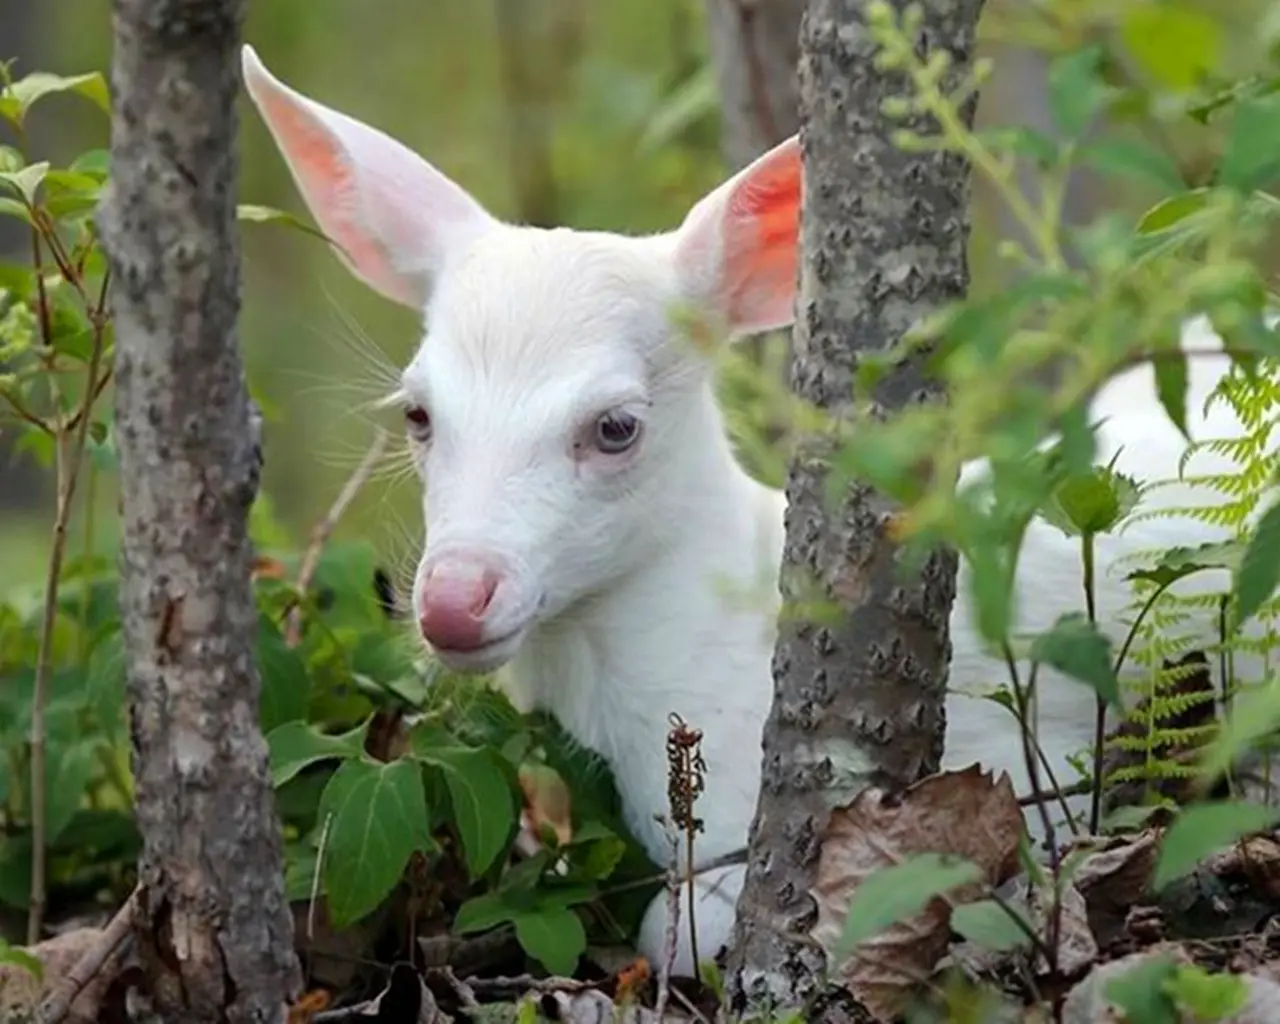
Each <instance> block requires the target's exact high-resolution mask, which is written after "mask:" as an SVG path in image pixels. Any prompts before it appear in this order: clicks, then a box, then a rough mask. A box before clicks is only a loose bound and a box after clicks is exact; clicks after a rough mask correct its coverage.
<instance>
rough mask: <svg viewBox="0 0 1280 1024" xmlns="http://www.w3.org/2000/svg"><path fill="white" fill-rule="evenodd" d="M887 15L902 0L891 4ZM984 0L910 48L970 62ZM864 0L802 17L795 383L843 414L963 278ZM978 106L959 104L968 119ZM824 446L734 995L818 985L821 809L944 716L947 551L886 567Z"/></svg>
mask: <svg viewBox="0 0 1280 1024" xmlns="http://www.w3.org/2000/svg"><path fill="white" fill-rule="evenodd" d="M891 4H892V6H893V7H894V8H896V9H897V10H898V12H899V13H901V11H902V10H903V9H904V8H905V7H906V6H907V2H906V0H891ZM981 7H982V0H933V2H929V3H926V4H925V5H924V7H923V9H924V17H923V21H922V24H921V27H920V31H919V34H918V39H917V41H916V42H917V47H918V49H919V50H920V51H922V52H926V53H927V52H929V51H933V50H935V49H937V48H943V49H945V50H947V51H948V52H949V53H950V55H951V58H952V60H953V62H954V64H955V65H956V66H957V68H958V70H963V69H964V68H965V67H967V65H968V64H969V61H970V59H971V54H972V49H973V44H974V35H975V30H976V26H977V21H978V16H979V13H980V10H981ZM874 53H875V45H874V43H873V41H872V39H871V38H870V35H869V33H868V30H867V25H866V21H865V5H864V2H863V0H811V2H810V5H809V7H808V10H807V11H806V13H805V17H804V20H803V23H802V27H801V41H800V54H801V55H800V66H799V82H800V110H801V142H802V146H803V151H804V167H805V189H804V205H803V213H802V226H801V242H802V250H803V251H802V260H801V271H800V298H799V303H798V307H797V324H796V330H795V335H794V357H793V361H792V387H793V389H794V390H795V391H796V392H797V393H798V394H800V395H801V396H803V397H804V398H806V399H808V400H809V401H811V402H814V403H816V404H817V405H819V406H821V407H823V408H825V409H827V410H829V411H831V412H832V413H833V414H835V415H844V414H847V412H848V411H849V407H850V400H851V397H852V381H853V378H854V373H855V371H856V369H857V367H858V365H859V362H860V360H861V359H862V357H863V355H864V354H865V353H878V352H881V351H883V350H884V349H886V348H887V347H888V346H890V345H891V344H893V343H894V342H895V341H896V340H897V339H898V338H899V337H901V335H902V334H903V333H904V332H905V331H906V330H907V328H909V327H910V326H911V325H912V324H913V323H915V322H916V321H918V320H919V319H920V318H921V317H923V316H926V315H928V314H929V313H930V312H932V311H934V310H936V309H937V308H938V307H939V306H941V305H943V304H945V303H947V302H949V301H953V300H956V299H959V298H961V297H963V295H964V293H965V291H966V290H967V287H968V278H969V274H968V263H967V258H966V248H967V242H968V234H969V218H968V181H969V174H968V167H967V164H966V162H965V161H964V160H963V159H961V158H959V157H957V156H954V155H948V154H940V153H935V152H928V153H914V152H912V153H908V152H904V151H902V150H900V149H898V148H896V147H895V146H894V145H893V143H892V141H891V140H892V136H893V132H894V130H895V129H897V128H899V127H907V128H915V129H916V130H918V131H922V130H928V126H927V125H925V124H913V123H912V122H911V121H910V120H908V121H907V122H906V123H905V124H904V123H903V122H901V121H891V120H890V119H889V118H887V117H886V116H885V114H884V113H883V111H882V109H881V105H882V102H883V100H884V99H886V98H888V97H890V96H901V95H903V94H904V93H905V92H906V91H907V90H908V88H909V85H908V83H907V82H906V81H905V80H904V79H903V77H902V76H901V75H900V74H899V73H897V72H890V71H886V70H883V69H880V68H877V67H876V66H875V63H874V60H873V57H874ZM972 107H973V103H972V102H971V103H970V104H969V105H968V107H967V108H966V109H965V110H964V111H963V112H962V113H963V114H964V116H965V117H966V118H967V119H969V120H970V121H971V119H972V115H973V109H972ZM921 365H922V364H921V360H920V359H919V358H913V359H912V360H909V361H907V362H905V363H902V364H900V365H899V366H898V367H897V368H895V369H894V370H893V371H892V372H891V373H889V374H888V376H887V377H885V378H884V379H883V380H882V382H881V384H880V386H879V388H878V391H877V395H876V404H877V406H878V408H876V409H874V410H873V411H872V415H884V414H888V413H891V412H892V411H893V410H895V409H900V408H903V407H906V406H908V405H909V404H911V403H916V402H922V401H932V400H937V399H939V398H940V397H941V396H940V394H939V392H938V388H937V385H936V384H935V383H933V382H930V381H928V380H926V379H925V377H924V375H923V373H922V371H921ZM827 443H828V442H825V441H823V440H821V439H818V438H813V439H809V440H808V441H806V442H805V443H803V444H802V445H801V446H800V447H799V448H798V450H797V452H796V454H795V455H794V456H793V459H792V463H791V467H790V474H789V480H788V486H787V498H788V509H787V522H786V529H787V542H786V547H785V551H784V554H783V565H782V580H781V589H782V594H783V597H784V600H785V601H796V600H798V599H800V598H801V596H802V595H803V596H804V598H805V599H806V600H810V599H812V596H813V595H812V586H813V585H814V584H816V585H817V589H818V597H819V599H820V600H825V601H827V602H832V603H834V605H836V606H837V607H838V609H839V612H840V614H839V616H838V619H837V620H836V621H823V622H821V623H819V622H814V621H805V620H803V619H800V618H797V617H795V616H793V615H790V614H786V613H784V615H783V616H782V618H781V620H780V629H779V638H778V643H777V648H776V653H775V657H774V665H773V674H774V686H775V693H774V703H773V708H772V711H771V713H770V715H769V718H768V721H767V723H766V725H765V731H764V737H763V762H762V764H763V776H762V785H761V792H760V797H759V803H758V806H757V812H756V818H755V821H754V823H753V826H752V830H751V837H750V856H749V861H748V871H747V881H746V886H745V889H744V892H743V894H742V897H741V899H740V901H739V904H738V923H737V931H736V935H735V941H734V944H733V949H732V950H731V954H730V963H729V974H730V997H731V1001H732V1003H733V1004H734V1008H735V1009H736V1010H739V1011H741V1010H743V1009H745V1008H746V1007H747V1006H748V1005H750V1006H761V1005H764V1004H773V1005H784V1006H795V1005H798V1004H800V1003H802V1002H804V1001H805V1000H807V999H810V998H813V997H815V996H817V995H818V994H819V989H820V986H821V976H822V972H823V970H824V968H825V954H823V952H822V951H821V950H820V949H816V948H815V947H814V946H813V944H812V943H811V942H809V941H807V940H806V936H807V933H808V930H809V928H810V927H811V926H812V924H813V921H814V916H815V907H814V903H813V900H812V899H811V897H810V896H809V895H808V889H809V887H810V885H811V883H812V876H813V870H814V867H815V865H816V862H817V857H818V853H819V850H820V848H821V843H822V835H823V830H824V828H825V825H826V821H827V818H828V815H829V812H830V809H831V808H832V807H833V806H835V805H836V804H838V803H845V802H848V800H849V799H851V798H852V796H854V795H855V794H856V792H858V791H860V790H861V789H862V788H864V787H865V786H867V785H870V784H875V785H878V786H882V787H886V788H890V789H894V788H901V787H905V786H906V785H908V784H910V783H911V782H913V781H915V780H916V779H918V778H920V777H921V776H922V775H925V774H928V773H929V772H932V771H935V770H936V769H937V767H938V763H939V758H940V756H941V752H942V737H943V731H944V729H945V717H944V716H945V712H944V707H943V700H944V690H945V683H946V672H947V665H948V661H949V658H950V636H949V626H948V624H949V617H950V611H951V606H952V602H953V600H954V596H955V570H956V559H955V555H954V553H952V552H950V551H945V550H943V551H939V552H937V553H935V554H933V555H932V556H931V557H930V558H929V559H928V560H927V561H926V562H925V564H924V566H923V568H922V569H921V571H919V572H918V573H916V574H914V575H911V576H907V575H904V574H903V573H902V572H901V571H900V570H899V568H898V566H897V564H896V561H895V556H896V547H895V545H894V543H893V541H892V539H891V537H890V535H889V530H888V529H887V528H888V526H889V524H890V522H891V519H892V516H893V513H894V511H895V506H894V505H893V504H892V502H891V501H890V500H889V499H887V498H885V497H884V496H882V495H879V494H877V493H875V492H873V491H872V490H871V489H869V488H867V487H865V486H853V487H851V488H849V489H847V490H846V491H845V492H844V493H843V495H842V497H841V500H840V501H839V502H838V503H836V504H834V505H833V504H828V502H827V501H826V493H827V481H828V471H829V463H828V455H829V449H828V448H827V447H826V445H827Z"/></svg>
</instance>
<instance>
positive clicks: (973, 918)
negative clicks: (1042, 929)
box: [951, 900, 1031, 953]
mask: <svg viewBox="0 0 1280 1024" xmlns="http://www.w3.org/2000/svg"><path fill="white" fill-rule="evenodd" d="M1011 912H1012V913H1015V914H1019V913H1020V912H1019V911H1018V910H1017V909H1016V908H1014V907H1009V908H1008V910H1006V909H1005V908H1004V907H1002V906H1001V905H1000V904H999V903H997V902H996V901H995V900H978V901H977V902H975V903H964V904H962V905H961V906H958V907H956V908H955V910H953V911H952V912H951V927H952V928H953V929H954V930H955V931H957V932H959V933H960V934H961V935H963V936H964V937H965V938H966V939H968V940H969V941H970V942H972V943H974V944H975V945H977V946H981V947H982V948H983V949H990V950H993V951H994V952H997V953H999V952H1004V951H1005V950H1009V949H1019V948H1021V947H1023V946H1027V945H1030V943H1031V939H1030V938H1029V937H1028V935H1027V933H1026V931H1025V930H1023V928H1020V927H1019V926H1018V923H1017V922H1016V921H1015V920H1014V919H1013V918H1012V917H1010V916H1009V915H1010V913H1011ZM1022 920H1023V921H1024V922H1025V921H1026V918H1025V916H1023V917H1022Z"/></svg>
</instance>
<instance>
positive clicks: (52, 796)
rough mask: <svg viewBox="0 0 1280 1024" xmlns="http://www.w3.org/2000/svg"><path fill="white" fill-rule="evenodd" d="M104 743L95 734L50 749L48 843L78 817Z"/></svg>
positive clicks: (47, 810)
mask: <svg viewBox="0 0 1280 1024" xmlns="http://www.w3.org/2000/svg"><path fill="white" fill-rule="evenodd" d="M100 742H101V741H100V740H98V739H97V738H96V737H95V738H93V739H84V740H80V741H78V742H75V743H71V744H68V745H67V746H65V747H61V748H58V747H52V748H50V750H49V757H48V761H47V762H46V764H45V841H46V842H49V843H52V842H55V841H56V840H57V839H58V837H59V836H60V835H61V834H62V830H63V829H65V828H66V827H67V825H69V824H70V823H71V819H72V818H73V817H75V813H76V810H77V809H78V808H79V806H80V802H81V801H82V800H83V799H84V796H85V790H86V789H88V787H89V782H90V780H91V779H92V778H93V773H94V768H95V767H96V754H97V749H98V744H99V743H100Z"/></svg>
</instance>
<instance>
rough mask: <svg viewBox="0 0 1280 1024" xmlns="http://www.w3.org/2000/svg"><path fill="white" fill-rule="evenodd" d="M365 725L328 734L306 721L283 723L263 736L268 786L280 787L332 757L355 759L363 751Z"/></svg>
mask: <svg viewBox="0 0 1280 1024" xmlns="http://www.w3.org/2000/svg"><path fill="white" fill-rule="evenodd" d="M368 731H369V722H368V721H366V722H365V723H364V724H363V725H359V726H357V727H356V728H354V729H352V730H350V731H349V732H344V733H338V734H337V735H331V734H329V733H324V732H321V731H320V727H319V726H317V725H312V724H311V723H310V722H304V721H292V722H284V723H282V724H280V725H278V726H276V727H275V728H274V729H272V730H271V732H270V733H268V735H267V750H268V753H269V757H270V762H271V784H272V785H273V786H275V787H277V788H278V787H280V786H283V785H284V784H285V783H286V782H288V781H289V780H290V779H292V778H293V777H294V776H295V775H297V774H298V773H299V772H301V771H302V770H303V769H304V768H306V767H307V766H308V765H313V764H318V763H319V762H321V761H328V760H332V759H335V758H342V759H345V758H350V757H359V756H360V755H361V754H362V753H363V751H364V743H365V736H366V735H367V733H368Z"/></svg>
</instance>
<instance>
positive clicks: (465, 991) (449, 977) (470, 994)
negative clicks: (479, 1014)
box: [428, 967, 484, 1016]
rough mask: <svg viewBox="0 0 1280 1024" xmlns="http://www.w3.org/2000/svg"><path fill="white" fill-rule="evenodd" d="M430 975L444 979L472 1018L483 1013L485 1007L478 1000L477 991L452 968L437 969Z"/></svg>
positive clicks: (430, 972)
mask: <svg viewBox="0 0 1280 1024" xmlns="http://www.w3.org/2000/svg"><path fill="white" fill-rule="evenodd" d="M428 973H429V974H432V975H434V976H436V977H438V978H443V979H444V980H445V982H446V984H448V986H449V987H450V988H451V989H453V994H454V995H456V996H457V997H458V1002H459V1003H460V1004H461V1005H462V1008H463V1009H464V1010H466V1011H468V1012H469V1013H470V1014H471V1015H472V1016H475V1014H476V1011H483V1009H484V1006H483V1004H481V1002H480V1000H479V999H477V998H476V993H475V989H473V988H472V987H471V986H470V985H468V984H467V983H466V982H465V981H463V980H462V979H461V978H459V977H458V976H457V975H456V974H454V973H453V968H452V967H437V968H435V969H434V970H432V971H429V972H428Z"/></svg>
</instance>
